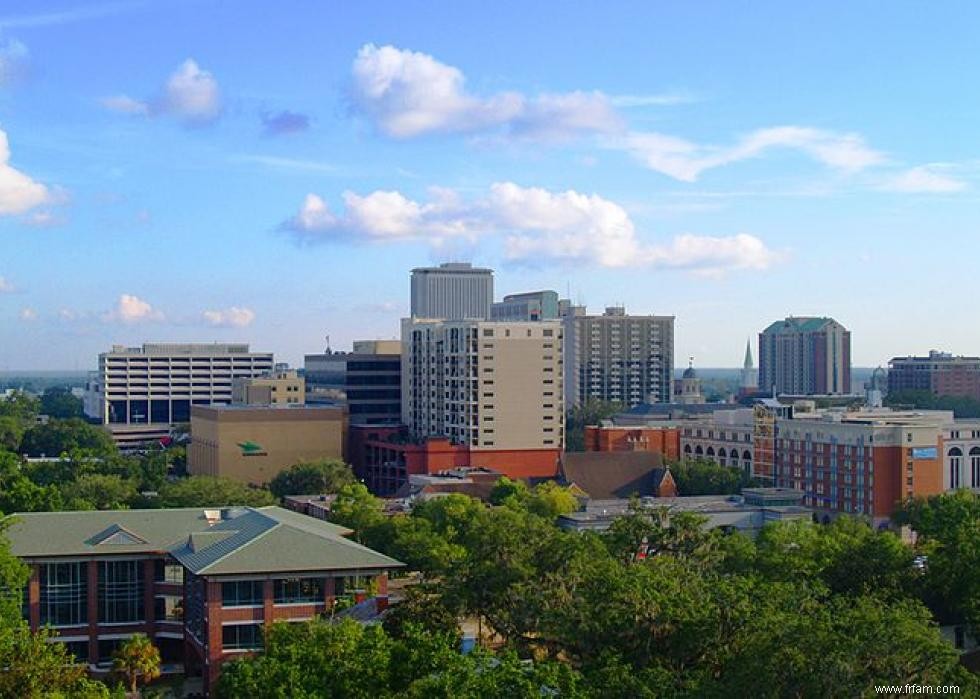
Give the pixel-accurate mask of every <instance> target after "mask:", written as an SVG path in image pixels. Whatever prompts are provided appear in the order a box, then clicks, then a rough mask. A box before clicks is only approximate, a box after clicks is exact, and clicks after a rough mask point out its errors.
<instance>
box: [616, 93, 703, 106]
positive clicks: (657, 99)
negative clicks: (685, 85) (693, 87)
mask: <svg viewBox="0 0 980 699" xmlns="http://www.w3.org/2000/svg"><path fill="white" fill-rule="evenodd" d="M696 101H697V99H696V98H695V97H694V96H693V95H691V94H690V93H687V92H665V93H662V94H657V95H613V96H612V97H610V98H609V102H610V104H612V105H613V106H614V107H623V108H630V107H672V106H674V105H677V104H690V103H691V102H696Z"/></svg>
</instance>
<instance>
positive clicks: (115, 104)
mask: <svg viewBox="0 0 980 699" xmlns="http://www.w3.org/2000/svg"><path fill="white" fill-rule="evenodd" d="M100 101H101V102H102V106H103V107H105V108H106V109H108V110H109V111H110V112H119V113H120V114H130V115H133V116H148V115H149V113H150V105H149V103H147V102H143V101H142V100H137V99H133V98H132V97H128V96H126V95H115V96H113V97H103V98H102V99H101V100H100Z"/></svg>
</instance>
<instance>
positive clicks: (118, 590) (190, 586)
mask: <svg viewBox="0 0 980 699" xmlns="http://www.w3.org/2000/svg"><path fill="white" fill-rule="evenodd" d="M350 533H351V532H350V530H347V529H344V528H343V527H338V526H336V525H333V524H329V523H327V522H321V521H317V520H315V519H312V518H309V517H306V516H305V515H300V514H297V513H295V512H290V511H288V510H284V509H282V508H279V507H262V508H251V507H238V508H225V509H221V510H217V509H215V510H204V509H199V508H185V509H169V510H119V511H111V510H108V511H89V512H32V513H23V514H18V515H17V516H16V519H15V520H14V523H13V525H12V526H11V527H10V529H9V531H8V532H7V535H8V538H9V539H10V544H11V551H12V552H13V554H14V555H15V556H18V557H19V558H21V559H22V560H23V561H24V562H25V563H26V564H27V565H28V567H29V569H30V579H29V582H28V586H27V594H26V600H25V602H26V604H25V613H26V614H25V615H26V617H27V620H28V621H29V623H30V626H31V628H32V629H34V630H37V629H40V628H42V627H45V626H49V627H51V628H52V629H53V630H54V632H55V639H54V642H56V643H64V644H65V645H66V646H67V650H68V651H69V652H71V653H72V654H73V655H74V656H75V657H76V658H77V659H78V660H79V661H81V662H83V663H87V664H88V665H89V668H90V670H91V671H92V672H93V673H102V672H108V671H109V670H111V668H112V653H113V651H114V650H115V649H116V648H117V647H118V645H119V644H120V643H122V642H123V641H124V640H125V639H127V638H129V637H130V636H132V635H133V634H136V633H143V634H146V635H147V636H148V637H149V638H150V640H151V641H152V642H153V643H154V644H155V645H156V646H157V647H158V648H159V649H160V652H161V656H162V659H163V661H164V663H165V664H166V665H167V666H168V667H171V668H174V667H176V668H179V670H182V671H184V672H185V673H186V674H187V675H189V676H202V677H203V679H204V686H205V689H206V690H210V689H211V688H213V686H214V683H215V681H216V680H217V678H218V675H219V673H220V671H221V665H222V663H224V662H226V661H227V660H229V659H232V658H236V657H239V656H240V655H241V654H242V653H248V652H252V651H256V650H260V649H261V647H262V629H263V628H264V627H268V626H269V625H270V624H272V622H273V621H280V620H281V621H306V620H308V619H311V618H312V617H313V616H315V615H317V614H324V613H329V612H330V611H331V610H332V609H334V605H335V603H336V602H337V601H338V600H341V599H350V600H351V602H356V601H359V600H362V599H365V598H366V597H367V596H368V595H369V594H370V593H369V592H368V591H369V590H373V591H374V594H376V595H378V599H377V600H376V601H374V602H373V604H375V606H376V607H379V608H381V607H384V606H385V603H386V601H387V573H388V571H391V570H395V569H397V568H399V567H401V564H400V563H398V562H397V561H395V560H393V559H391V558H388V557H387V556H383V555H381V554H380V553H376V552H374V551H372V550H370V549H367V548H365V547H364V546H360V545H359V544H355V543H353V542H350V541H348V540H347V539H345V538H344V536H345V535H347V534H350Z"/></svg>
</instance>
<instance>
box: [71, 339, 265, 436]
mask: <svg viewBox="0 0 980 699" xmlns="http://www.w3.org/2000/svg"><path fill="white" fill-rule="evenodd" d="M272 370H273V360H272V353H271V352H250V351H249V347H248V345H245V344H217V343H216V344H144V345H143V346H142V347H124V346H122V345H115V346H113V348H112V351H111V352H103V353H102V354H100V355H99V368H98V371H97V372H95V373H94V374H93V375H92V376H91V377H90V379H89V382H88V387H87V390H86V395H85V401H84V404H85V414H86V416H87V417H88V418H89V419H90V420H92V421H94V422H98V423H100V424H102V425H105V426H106V427H107V428H108V429H109V431H110V432H111V433H112V436H113V438H114V439H115V440H116V443H117V444H119V445H120V446H121V447H125V446H128V445H139V444H142V443H144V442H146V441H151V440H155V439H159V438H161V437H164V436H166V435H167V434H168V432H169V431H170V429H171V427H172V426H173V425H175V424H178V423H185V422H190V419H191V406H193V405H212V404H217V405H222V404H227V403H231V400H232V382H233V381H234V380H235V379H238V378H252V377H257V376H262V375H265V374H268V373H270V372H271V371H272Z"/></svg>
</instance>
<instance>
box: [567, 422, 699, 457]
mask: <svg viewBox="0 0 980 699" xmlns="http://www.w3.org/2000/svg"><path fill="white" fill-rule="evenodd" d="M680 434H681V430H680V428H679V427H677V426H676V425H656V426H649V427H619V426H616V425H593V426H589V427H586V428H585V451H647V452H654V453H656V454H661V455H663V457H664V459H665V460H667V461H676V460H677V459H679V458H680V455H681V440H680Z"/></svg>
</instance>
